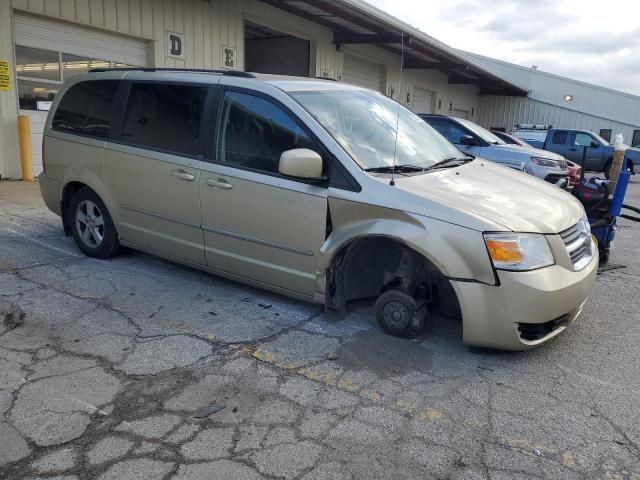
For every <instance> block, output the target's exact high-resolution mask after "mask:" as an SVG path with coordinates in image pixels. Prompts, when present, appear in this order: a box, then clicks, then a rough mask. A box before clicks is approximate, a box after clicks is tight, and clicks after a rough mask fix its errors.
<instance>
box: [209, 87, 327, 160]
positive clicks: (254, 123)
mask: <svg viewBox="0 0 640 480" xmlns="http://www.w3.org/2000/svg"><path fill="white" fill-rule="evenodd" d="M219 128H220V131H219V133H218V148H217V157H218V160H219V161H221V162H227V163H230V164H232V165H236V166H239V167H244V168H251V169H255V170H261V171H264V172H269V173H277V172H278V164H279V162H280V155H281V154H282V153H283V152H285V151H287V150H292V149H295V148H308V149H311V150H314V151H316V152H318V153H320V152H319V150H318V148H317V146H316V144H315V142H314V140H313V139H312V138H311V137H309V135H308V134H307V133H306V131H305V130H304V129H303V128H302V127H301V126H300V125H299V124H298V122H297V121H296V120H294V119H293V118H291V116H290V115H289V114H288V113H287V112H286V111H284V110H283V109H282V108H280V107H279V106H277V105H276V104H274V103H272V102H270V101H269V100H266V99H264V98H261V97H258V96H255V95H249V94H246V93H240V92H233V91H227V92H225V95H224V100H223V102H222V108H221V116H220V127H219Z"/></svg>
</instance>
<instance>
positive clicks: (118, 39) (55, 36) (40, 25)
mask: <svg viewBox="0 0 640 480" xmlns="http://www.w3.org/2000/svg"><path fill="white" fill-rule="evenodd" d="M14 42H15V51H16V52H15V53H16V74H17V77H18V96H19V102H20V114H22V115H27V116H29V117H30V119H31V144H32V151H33V171H34V174H36V175H37V174H39V173H40V172H41V171H42V153H41V145H42V132H43V128H44V123H45V121H46V118H47V110H48V107H49V105H50V103H51V100H52V99H53V97H54V96H55V94H56V93H57V91H58V89H59V88H60V86H61V85H62V82H63V81H64V80H65V79H66V78H69V77H70V76H73V75H74V74H78V73H84V72H86V71H87V70H89V69H90V68H97V67H107V68H108V67H122V66H131V65H133V66H147V42H146V41H144V40H140V39H135V38H131V37H126V36H123V35H118V34H114V33H110V32H104V31H101V30H100V31H98V30H92V29H89V28H84V27H81V26H78V25H72V24H68V23H65V22H58V21H55V20H51V19H47V18H41V17H32V16H28V15H20V14H17V15H16V16H15V17H14Z"/></svg>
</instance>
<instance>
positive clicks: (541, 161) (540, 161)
mask: <svg viewBox="0 0 640 480" xmlns="http://www.w3.org/2000/svg"><path fill="white" fill-rule="evenodd" d="M531 161H532V162H533V163H535V164H536V165H540V166H541V167H557V166H558V165H559V163H558V162H557V161H556V160H551V159H550V158H540V157H531Z"/></svg>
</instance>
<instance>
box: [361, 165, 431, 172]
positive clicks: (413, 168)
mask: <svg viewBox="0 0 640 480" xmlns="http://www.w3.org/2000/svg"><path fill="white" fill-rule="evenodd" d="M425 170H426V167H420V166H419V165H408V164H407V165H396V166H395V167H394V166H393V165H385V166H383V167H371V168H365V169H364V171H365V172H373V173H391V172H393V171H396V172H399V173H404V172H424V171H425Z"/></svg>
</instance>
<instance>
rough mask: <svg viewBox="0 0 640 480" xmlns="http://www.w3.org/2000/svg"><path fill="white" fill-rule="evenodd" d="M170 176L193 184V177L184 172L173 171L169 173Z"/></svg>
mask: <svg viewBox="0 0 640 480" xmlns="http://www.w3.org/2000/svg"><path fill="white" fill-rule="evenodd" d="M171 176H172V177H175V178H179V179H180V180H186V181H187V182H193V181H194V180H195V179H196V177H195V176H194V175H191V174H190V173H187V172H185V171H184V170H174V171H172V172H171Z"/></svg>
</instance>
